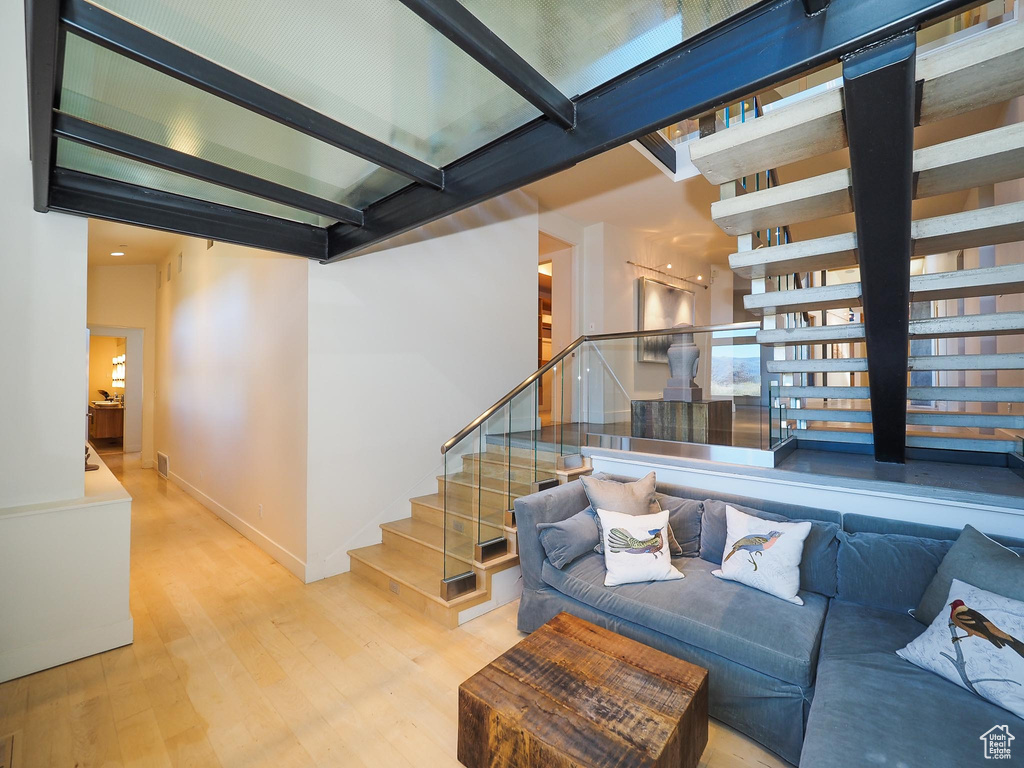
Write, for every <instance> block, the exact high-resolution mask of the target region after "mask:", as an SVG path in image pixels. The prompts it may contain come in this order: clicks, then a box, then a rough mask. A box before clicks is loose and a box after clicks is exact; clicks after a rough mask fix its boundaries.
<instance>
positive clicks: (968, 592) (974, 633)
mask: <svg viewBox="0 0 1024 768" xmlns="http://www.w3.org/2000/svg"><path fill="white" fill-rule="evenodd" d="M896 653H897V654H898V655H899V656H900V657H901V658H903V659H906V660H907V661H909V662H910V663H911V664H916V665H917V666H919V667H921V668H922V669H927V670H928V671H929V672H934V673H935V674H937V675H939V676H941V677H944V678H946V679H947V680H950V681H952V682H954V683H956V684H957V685H959V686H960V687H961V688H966V689H967V690H969V691H970V692H971V693H974V694H976V695H978V696H981V697H982V698H983V699H987V700H988V701H991V702H992V703H993V704H996V705H998V706H1000V707H1002V708H1003V709H1007V710H1009V711H1010V712H1012V713H1013V714H1015V715H1017V717H1024V603H1022V602H1020V601H1019V600H1011V599H1010V598H1008V597H1003V596H1002V595H997V594H995V593H994V592H986V591H985V590H984V589H979V588H978V587H972V586H971V585H970V584H967V583H965V582H963V581H960V580H958V579H953V585H952V586H951V587H950V588H949V595H948V596H947V598H946V604H945V608H944V610H942V611H940V612H939V615H938V616H936V617H935V618H934V619H933V620H932V623H931V624H929V625H928V629H926V630H925V631H924V633H923V634H922V635H921V636H920V637H918V638H917V639H916V640H914V641H913V642H911V643H910V644H909V645H908V646H907V647H906V648H903V649H901V650H899V651H896Z"/></svg>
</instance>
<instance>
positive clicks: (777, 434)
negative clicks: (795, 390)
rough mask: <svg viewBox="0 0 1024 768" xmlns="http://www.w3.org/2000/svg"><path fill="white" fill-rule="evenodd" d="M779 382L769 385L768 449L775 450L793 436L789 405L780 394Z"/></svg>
mask: <svg viewBox="0 0 1024 768" xmlns="http://www.w3.org/2000/svg"><path fill="white" fill-rule="evenodd" d="M780 386H781V385H780V384H779V382H777V381H772V382H769V383H768V403H769V405H768V434H769V441H768V447H769V448H775V447H776V446H777V445H780V444H782V443H784V442H785V441H786V440H788V439H789V438H790V437H791V436H792V432H791V426H790V422H789V419H788V404H787V402H786V400H784V399H783V398H782V395H781V393H780Z"/></svg>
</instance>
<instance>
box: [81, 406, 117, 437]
mask: <svg viewBox="0 0 1024 768" xmlns="http://www.w3.org/2000/svg"><path fill="white" fill-rule="evenodd" d="M111 437H124V407H123V406H120V405H90V406H89V439H90V440H103V439H106V438H111Z"/></svg>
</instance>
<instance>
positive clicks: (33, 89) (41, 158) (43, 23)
mask: <svg viewBox="0 0 1024 768" xmlns="http://www.w3.org/2000/svg"><path fill="white" fill-rule="evenodd" d="M59 20H60V0H26V2H25V47H26V54H27V64H28V122H29V156H30V158H31V160H32V195H33V201H32V204H33V207H34V208H35V209H36V210H37V211H40V212H45V211H47V210H48V205H49V199H50V168H51V167H52V164H53V154H54V143H55V142H54V141H53V108H54V107H55V106H56V104H57V91H58V81H57V78H58V77H59V75H60V58H61V47H62V46H61V43H60V39H61V38H60V35H61V31H60V24H59V23H58V22H59Z"/></svg>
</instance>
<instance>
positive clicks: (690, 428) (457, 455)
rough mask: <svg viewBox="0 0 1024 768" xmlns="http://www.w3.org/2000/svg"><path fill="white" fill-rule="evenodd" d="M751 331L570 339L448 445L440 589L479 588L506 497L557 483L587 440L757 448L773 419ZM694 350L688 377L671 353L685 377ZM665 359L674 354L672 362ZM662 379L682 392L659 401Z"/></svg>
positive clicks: (502, 536)
mask: <svg viewBox="0 0 1024 768" xmlns="http://www.w3.org/2000/svg"><path fill="white" fill-rule="evenodd" d="M757 328H758V325H757V324H756V323H744V324H736V325H731V326H721V327H715V328H712V329H703V330H695V331H693V332H690V333H687V332H686V331H680V332H670V333H659V332H654V333H636V334H626V335H615V336H609V337H593V338H590V339H581V340H578V341H577V342H575V343H574V344H573V345H572V346H571V347H570V348H569V349H568V350H567V351H565V352H563V353H560V354H559V355H557V356H556V357H555V359H554V361H553V362H552V363H550V364H549V366H547V367H545V368H544V369H542V370H540V371H538V372H537V373H536V374H535V375H534V376H531V377H530V378H529V379H527V381H526V382H524V384H522V385H521V386H520V387H517V388H516V390H514V392H513V393H511V394H510V395H509V396H507V397H506V398H504V399H503V400H502V401H501V402H499V403H498V405H496V406H494V407H493V408H491V409H489V410H488V411H487V412H486V413H484V414H483V415H482V416H481V417H480V418H479V419H477V420H476V421H474V422H473V424H471V425H470V427H467V428H466V429H465V430H463V431H462V432H460V433H459V435H458V436H456V437H455V438H453V439H452V440H450V441H449V442H448V443H446V444H445V446H444V476H443V482H444V489H443V495H444V577H443V578H444V584H443V588H442V594H443V595H445V596H446V597H447V598H448V599H451V598H452V597H454V596H458V595H459V594H463V593H465V592H468V591H471V590H472V589H474V588H475V587H476V577H475V573H476V569H477V568H478V567H479V566H480V565H481V564H482V563H483V562H484V561H486V560H489V559H490V558H492V557H496V556H500V555H503V554H504V553H506V552H507V551H508V549H507V531H508V527H507V526H509V525H511V524H513V519H512V516H511V515H510V514H509V513H510V511H511V510H513V509H514V504H515V500H516V499H517V498H519V497H520V496H525V495H527V494H529V493H532V492H533V491H534V490H536V489H537V488H538V487H539V486H542V485H546V484H551V483H556V482H558V470H559V468H560V467H559V461H560V460H561V459H563V458H564V457H567V456H578V455H579V454H580V453H581V449H582V446H584V445H586V444H588V442H589V441H591V440H592V439H593V438H595V437H598V438H600V437H601V436H613V437H624V438H629V437H634V436H635V437H647V438H648V439H652V440H662V441H669V440H672V441H676V442H697V443H718V444H723V445H741V446H747V447H753V448H762V447H763V446H762V443H767V442H769V440H768V439H767V438H766V437H765V436H763V434H762V433H763V431H764V430H763V427H762V424H764V423H767V422H769V421H770V419H769V418H768V417H767V416H765V415H764V410H765V409H764V408H763V407H762V406H761V402H762V399H763V398H762V393H761V378H760V370H761V358H760V352H759V348H757V347H756V344H755V334H756V332H757ZM695 350H696V356H697V357H699V361H700V362H698V364H697V366H696V376H695V377H692V379H693V380H692V381H691V380H690V379H691V376H690V375H689V374H688V373H686V371H683V370H682V369H680V364H683V363H680V361H683V358H689V359H690V362H689V363H685V364H684V365H683V367H686V366H687V365H688V366H689V367H688V368H687V369H686V370H687V371H689V372H690V373H692V371H693V361H692V357H694V356H695V355H694V351H695ZM680 355H681V356H680ZM670 356H673V359H675V357H679V361H676V362H674V363H673V366H670V365H669V362H668V360H669V357H670ZM684 362H685V361H684ZM673 367H674V368H675V370H673ZM673 374H675V375H673ZM691 386H692V387H695V388H696V389H690V388H691ZM666 387H673V388H675V390H685V392H686V396H688V397H690V400H689V401H683V400H679V401H666V400H665V399H664V396H665V390H666ZM675 390H673V392H675ZM673 396H674V395H673ZM659 408H661V409H666V408H667V409H668V411H671V413H672V415H671V416H670V417H662V416H659V417H658V420H657V421H658V423H659V424H660V425H661V426H660V427H659V429H661V427H664V426H665V425H666V424H667V425H668V426H667V427H666V429H668V431H664V430H662V431H658V432H657V433H651V431H650V428H651V424H653V423H654V422H652V421H650V419H649V418H648V417H649V415H650V414H652V413H653V412H654V411H655V409H659ZM645 419H647V420H646V421H645ZM765 447H766V446H765Z"/></svg>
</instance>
